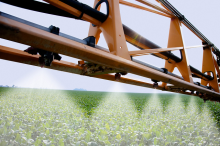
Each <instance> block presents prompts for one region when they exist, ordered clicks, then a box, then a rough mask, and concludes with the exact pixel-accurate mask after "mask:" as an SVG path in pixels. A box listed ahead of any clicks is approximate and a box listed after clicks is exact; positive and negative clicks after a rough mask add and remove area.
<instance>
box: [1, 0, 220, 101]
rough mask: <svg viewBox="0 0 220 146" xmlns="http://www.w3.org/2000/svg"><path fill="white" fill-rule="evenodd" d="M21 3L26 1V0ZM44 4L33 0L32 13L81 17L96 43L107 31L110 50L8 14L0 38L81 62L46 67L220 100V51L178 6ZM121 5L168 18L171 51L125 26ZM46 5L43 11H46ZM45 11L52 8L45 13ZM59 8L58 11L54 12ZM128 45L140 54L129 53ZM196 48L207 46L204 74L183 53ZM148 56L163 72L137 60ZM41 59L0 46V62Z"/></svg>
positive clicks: (62, 0) (56, 0) (64, 0)
mask: <svg viewBox="0 0 220 146" xmlns="http://www.w3.org/2000/svg"><path fill="white" fill-rule="evenodd" d="M23 1H26V2H27V0H23ZM44 1H45V2H47V3H49V4H50V5H49V4H43V3H42V4H40V3H39V2H33V3H36V4H39V5H42V9H41V10H40V9H37V8H34V7H33V6H31V5H30V7H31V8H30V9H32V10H35V11H41V12H44V13H50V14H54V15H61V16H64V17H72V16H73V17H72V18H76V19H77V18H78V19H82V20H84V21H88V22H90V23H91V24H90V28H89V33H88V36H93V37H95V42H94V43H95V44H97V43H98V41H99V38H100V34H101V33H103V35H104V37H105V40H106V43H107V44H108V49H104V48H102V47H100V46H97V45H89V44H88V43H87V42H85V40H79V39H77V38H74V37H71V36H68V35H65V34H62V33H60V34H59V35H55V34H53V33H51V32H49V30H48V28H45V27H42V26H39V25H37V24H33V23H31V22H28V21H25V20H22V19H19V18H16V17H14V16H10V15H7V14H5V13H3V12H1V13H0V32H1V33H0V38H4V39H7V40H11V41H15V42H18V43H22V44H26V45H29V46H31V47H33V48H39V49H42V50H45V51H50V52H54V53H59V54H63V55H66V56H70V57H74V58H79V59H81V61H79V63H78V64H74V63H71V62H66V61H56V60H54V61H53V62H52V65H51V66H45V67H46V68H50V69H55V70H60V71H64V72H70V73H75V74H80V75H85V76H89V77H95V78H100V79H105V80H111V81H115V76H114V75H110V74H108V73H117V74H118V73H121V74H126V73H132V74H136V75H139V76H143V77H147V78H150V79H152V81H153V82H154V83H147V82H143V81H137V80H133V79H129V78H126V77H121V78H120V80H118V82H122V83H127V84H132V85H137V86H142V87H148V88H155V83H157V82H160V81H161V82H162V84H161V85H159V86H158V87H157V89H159V90H163V91H170V92H178V93H181V94H187V95H193V96H199V97H201V98H203V99H204V101H205V100H212V101H218V102H219V101H220V93H219V84H218V77H219V76H220V71H219V66H218V63H217V61H216V60H215V58H214V54H215V55H216V56H217V58H218V59H219V57H220V56H219V54H220V52H219V51H218V49H217V48H216V47H215V46H214V45H213V44H211V43H210V41H209V40H208V39H207V38H205V37H204V36H203V35H202V34H201V33H200V32H199V31H197V30H196V29H191V28H194V26H191V25H190V26H188V25H187V24H188V23H183V20H184V22H185V21H186V19H185V17H180V16H179V15H178V16H177V14H179V13H177V14H176V13H174V12H173V11H175V8H174V7H172V10H170V9H169V8H170V4H169V3H168V2H167V1H166V0H160V1H158V2H160V3H161V5H162V6H163V7H159V6H156V5H154V4H151V3H150V2H148V1H146V0H136V1H138V2H141V3H143V4H145V5H147V6H149V7H152V8H153V9H149V8H146V7H143V6H140V5H137V4H133V3H130V2H126V1H124V0H101V1H100V0H95V1H94V7H93V8H95V7H96V9H97V10H96V9H93V8H90V7H88V6H85V5H84V4H81V3H79V2H77V1H73V0H72V2H71V0H44ZM2 2H5V3H9V4H12V5H16V6H20V7H23V8H28V7H27V6H25V5H24V4H20V3H18V2H13V1H11V0H2ZM29 2H30V1H29ZM100 2H105V3H106V4H107V9H108V14H107V15H105V14H103V13H101V12H99V10H100V6H98V5H97V4H99V3H100ZM30 4H31V3H30ZM119 4H123V5H127V6H130V7H134V8H137V9H142V10H145V11H149V12H152V13H155V14H159V15H161V16H164V17H167V18H169V19H170V20H171V22H170V32H169V40H168V46H167V48H161V47H159V46H157V45H156V44H154V43H152V42H150V41H149V40H147V39H145V38H144V37H142V36H140V35H139V34H137V33H136V32H134V31H133V30H131V29H130V28H128V27H127V26H125V25H123V24H122V22H121V16H120V9H119ZM79 6H81V7H79ZM43 7H44V8H45V9H44V10H43ZM47 8H50V9H49V10H47ZM56 10H57V12H55V11H56ZM88 12H89V13H88ZM175 12H176V11H175ZM70 14H71V15H70ZM186 22H187V21H186ZM182 24H184V25H186V26H187V27H188V28H189V29H190V30H191V31H192V32H193V33H195V35H196V36H198V37H199V38H200V39H201V42H202V45H198V46H190V47H186V46H185V45H184V41H183V35H182V30H181V27H182ZM200 36H202V37H200ZM126 41H127V42H129V43H131V44H132V45H134V46H136V47H137V48H139V49H141V50H138V51H128V48H127V44H126ZM195 47H203V62H202V71H199V70H197V69H195V68H193V67H192V66H190V65H189V63H188V61H187V58H186V51H185V50H186V49H190V48H195ZM174 50H180V52H181V56H182V57H181V58H178V57H176V56H175V55H173V54H172V53H170V52H169V51H174ZM213 53H214V54H213ZM149 54H153V55H155V56H157V57H160V58H162V59H165V66H164V68H163V69H159V68H156V67H153V66H151V65H149V64H147V63H143V62H140V61H137V60H135V59H133V57H134V56H140V55H149ZM39 57H40V56H39V55H30V54H28V53H27V52H23V51H20V50H17V49H13V48H9V47H5V46H0V58H1V59H5V60H10V61H14V62H20V63H24V64H29V65H34V66H39V62H38V58H39ZM97 65H98V66H99V67H101V68H102V69H101V70H95V69H94V68H95V66H97ZM175 67H177V68H178V70H179V71H180V73H181V75H182V77H180V76H177V75H175V74H173V73H172V72H173V70H174V68H175ZM89 70H90V71H89ZM91 70H92V71H91ZM193 77H197V78H200V79H201V82H200V83H195V82H193ZM167 84H171V85H167ZM194 91H196V92H194Z"/></svg>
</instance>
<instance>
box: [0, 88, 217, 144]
mask: <svg viewBox="0 0 220 146" xmlns="http://www.w3.org/2000/svg"><path fill="white" fill-rule="evenodd" d="M219 109H220V104H219V103H216V104H215V103H214V102H206V103H204V102H203V100H202V99H200V98H197V97H191V96H185V95H183V96H182V95H178V96H176V95H174V94H154V95H153V94H135V93H129V94H122V93H117V94H116V93H104V92H81V91H56V90H39V89H34V90H30V89H9V88H0V111H1V112H0V136H1V137H0V145H10V144H11V145H35V146H44V145H45V146H46V145H50V146H55V145H59V146H64V145H88V146H92V145H117V144H118V145H139V146H144V145H164V146H169V145H177V144H178V145H190V144H195V145H218V144H219V143H220V139H219V137H220V134H219V128H218V127H217V126H216V124H219V119H220V112H219V111H220V110H219Z"/></svg>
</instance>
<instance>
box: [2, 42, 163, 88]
mask: <svg viewBox="0 0 220 146" xmlns="http://www.w3.org/2000/svg"><path fill="white" fill-rule="evenodd" d="M38 58H39V55H31V54H28V53H27V52H24V51H21V50H17V49H13V48H9V47H5V46H0V59H4V60H8V61H14V62H19V63H23V64H28V65H33V66H38V67H40V65H39V62H38ZM45 68H48V69H54V70H59V71H64V72H69V73H74V74H79V75H81V74H82V72H83V68H82V67H80V66H78V65H77V64H74V63H71V62H67V61H57V60H54V61H53V62H52V66H50V67H47V66H45ZM88 77H94V78H99V79H105V80H109V81H115V76H114V75H110V74H106V75H96V76H88ZM118 82H120V83H125V84H131V85H136V86H141V87H147V88H153V84H151V83H147V82H142V81H137V80H134V79H129V78H125V77H121V79H120V80H119V81H118ZM157 89H159V90H163V88H162V87H158V88H157Z"/></svg>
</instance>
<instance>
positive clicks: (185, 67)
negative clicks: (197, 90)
mask: <svg viewBox="0 0 220 146" xmlns="http://www.w3.org/2000/svg"><path fill="white" fill-rule="evenodd" d="M171 47H183V49H182V50H181V54H182V61H181V62H178V63H173V64H171V63H169V62H168V61H166V63H165V68H167V69H168V71H169V72H173V70H174V68H175V67H177V68H178V70H179V71H180V73H181V75H182V76H183V78H184V80H185V81H188V82H190V83H193V79H192V73H191V70H190V68H189V64H188V62H187V57H186V51H185V45H184V41H183V36H182V30H181V23H180V21H179V19H177V18H172V19H171V23H170V33H169V40H168V48H171ZM165 85H166V84H165V83H163V86H165Z"/></svg>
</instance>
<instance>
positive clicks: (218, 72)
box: [213, 57, 220, 77]
mask: <svg viewBox="0 0 220 146" xmlns="http://www.w3.org/2000/svg"><path fill="white" fill-rule="evenodd" d="M213 61H214V65H215V69H216V71H217V74H218V76H219V77H220V70H219V66H218V64H217V61H216V60H215V58H214V57H213Z"/></svg>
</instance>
